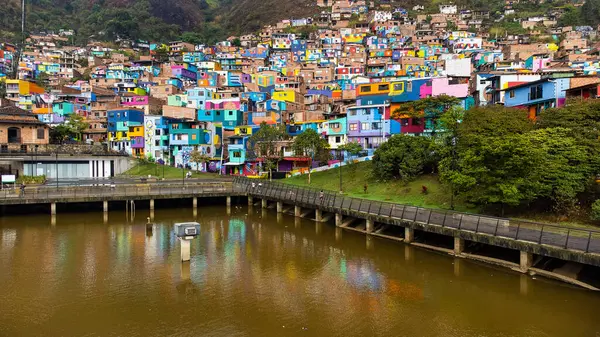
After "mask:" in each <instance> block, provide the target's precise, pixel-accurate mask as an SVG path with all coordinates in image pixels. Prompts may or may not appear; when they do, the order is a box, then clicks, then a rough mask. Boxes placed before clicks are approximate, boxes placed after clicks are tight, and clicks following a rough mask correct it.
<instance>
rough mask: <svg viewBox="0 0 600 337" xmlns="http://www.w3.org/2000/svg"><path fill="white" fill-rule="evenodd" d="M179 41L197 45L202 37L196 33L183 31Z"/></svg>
mask: <svg viewBox="0 0 600 337" xmlns="http://www.w3.org/2000/svg"><path fill="white" fill-rule="evenodd" d="M181 41H183V42H187V43H191V44H194V45H197V44H201V43H202V38H201V36H200V34H198V33H195V32H184V33H183V34H181Z"/></svg>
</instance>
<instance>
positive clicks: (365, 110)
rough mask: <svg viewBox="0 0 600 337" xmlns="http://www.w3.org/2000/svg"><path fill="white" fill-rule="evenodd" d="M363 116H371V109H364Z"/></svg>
mask: <svg viewBox="0 0 600 337" xmlns="http://www.w3.org/2000/svg"><path fill="white" fill-rule="evenodd" d="M362 114H363V115H370V114H371V110H369V109H363V110H362Z"/></svg>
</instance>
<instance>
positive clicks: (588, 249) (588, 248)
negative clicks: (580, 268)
mask: <svg viewBox="0 0 600 337" xmlns="http://www.w3.org/2000/svg"><path fill="white" fill-rule="evenodd" d="M590 241H592V232H590V234H589V235H588V242H587V246H586V247H585V252H586V253H587V252H589V251H590Z"/></svg>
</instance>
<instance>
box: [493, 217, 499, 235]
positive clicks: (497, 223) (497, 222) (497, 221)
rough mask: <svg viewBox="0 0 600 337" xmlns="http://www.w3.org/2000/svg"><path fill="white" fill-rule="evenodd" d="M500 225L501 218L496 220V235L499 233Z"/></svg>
mask: <svg viewBox="0 0 600 337" xmlns="http://www.w3.org/2000/svg"><path fill="white" fill-rule="evenodd" d="M498 225H500V219H498V220H496V229H494V236H496V234H498Z"/></svg>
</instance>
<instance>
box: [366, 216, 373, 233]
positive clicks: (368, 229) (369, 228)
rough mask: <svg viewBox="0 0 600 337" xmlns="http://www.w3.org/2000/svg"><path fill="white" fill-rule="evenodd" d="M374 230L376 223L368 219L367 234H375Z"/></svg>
mask: <svg viewBox="0 0 600 337" xmlns="http://www.w3.org/2000/svg"><path fill="white" fill-rule="evenodd" d="M374 228H375V222H374V221H373V220H371V219H367V233H371V232H373V229H374Z"/></svg>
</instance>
